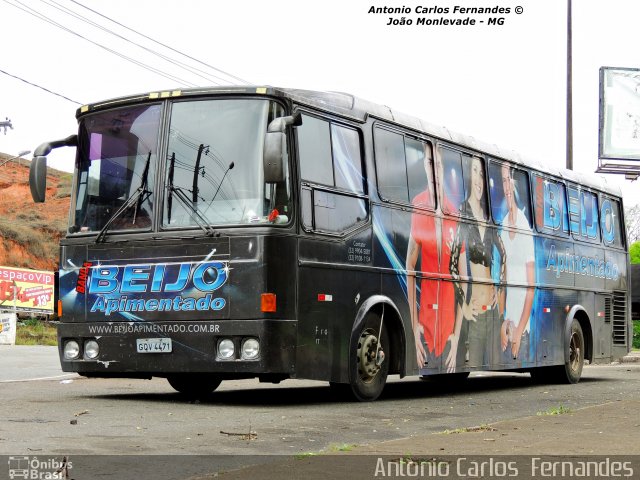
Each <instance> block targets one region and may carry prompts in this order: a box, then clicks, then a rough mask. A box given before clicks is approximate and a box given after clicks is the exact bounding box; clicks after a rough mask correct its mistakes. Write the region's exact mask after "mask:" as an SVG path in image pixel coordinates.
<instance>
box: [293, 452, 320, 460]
mask: <svg viewBox="0 0 640 480" xmlns="http://www.w3.org/2000/svg"><path fill="white" fill-rule="evenodd" d="M317 455H318V454H317V453H315V452H304V453H298V454H296V455H294V456H293V458H295V459H296V460H304V459H305V458H309V457H315V456H317Z"/></svg>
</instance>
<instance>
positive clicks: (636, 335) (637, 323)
mask: <svg viewBox="0 0 640 480" xmlns="http://www.w3.org/2000/svg"><path fill="white" fill-rule="evenodd" d="M633 348H637V349H640V320H634V322H633Z"/></svg>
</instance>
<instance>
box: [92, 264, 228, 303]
mask: <svg viewBox="0 0 640 480" xmlns="http://www.w3.org/2000/svg"><path fill="white" fill-rule="evenodd" d="M228 275H229V266H228V265H227V264H226V263H222V262H205V263H200V264H195V265H194V264H190V263H181V264H179V265H167V264H158V265H126V266H124V267H120V266H98V267H93V268H92V270H91V273H90V279H89V281H88V285H89V287H88V293H90V294H94V295H107V294H111V293H116V292H117V293H123V294H128V293H147V292H154V293H155V292H166V293H173V292H182V291H184V290H186V289H188V288H190V287H194V288H195V289H197V290H199V291H201V292H213V291H215V290H217V289H219V288H220V287H221V286H222V285H224V284H225V283H226V281H227V278H228Z"/></svg>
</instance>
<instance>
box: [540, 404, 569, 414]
mask: <svg viewBox="0 0 640 480" xmlns="http://www.w3.org/2000/svg"><path fill="white" fill-rule="evenodd" d="M565 413H571V409H570V408H567V407H565V406H564V405H559V406H557V407H552V408H550V409H549V410H547V411H546V412H538V413H537V415H563V414H565Z"/></svg>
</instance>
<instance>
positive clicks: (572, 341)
mask: <svg viewBox="0 0 640 480" xmlns="http://www.w3.org/2000/svg"><path fill="white" fill-rule="evenodd" d="M567 348H568V349H569V358H568V359H567V360H566V361H565V362H564V365H560V366H558V367H556V379H557V381H558V382H559V383H578V382H579V381H580V377H581V375H582V367H584V334H583V333H582V327H581V326H580V322H578V320H576V319H575V318H574V319H573V320H572V321H571V332H570V337H569V344H568V345H567Z"/></svg>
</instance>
